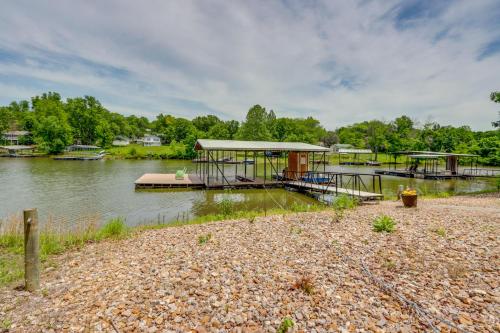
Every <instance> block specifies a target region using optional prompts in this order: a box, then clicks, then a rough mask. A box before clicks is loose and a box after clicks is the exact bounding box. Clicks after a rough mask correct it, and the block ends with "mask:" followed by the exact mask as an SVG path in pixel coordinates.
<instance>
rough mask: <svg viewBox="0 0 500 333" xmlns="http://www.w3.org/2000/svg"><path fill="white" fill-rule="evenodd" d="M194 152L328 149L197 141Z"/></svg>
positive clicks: (295, 144) (294, 144) (322, 149)
mask: <svg viewBox="0 0 500 333" xmlns="http://www.w3.org/2000/svg"><path fill="white" fill-rule="evenodd" d="M194 149H195V150H232V151H235V150H240V151H241V150H251V151H304V152H328V151H330V149H329V148H326V147H321V146H316V145H311V144H309V143H303V142H271V141H238V140H211V139H198V140H197V141H196V144H195V146H194Z"/></svg>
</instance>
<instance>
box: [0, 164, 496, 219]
mask: <svg viewBox="0 0 500 333" xmlns="http://www.w3.org/2000/svg"><path fill="white" fill-rule="evenodd" d="M184 167H185V168H187V169H188V172H189V171H193V169H194V164H193V163H191V162H190V161H134V160H116V161H112V160H108V161H54V160H52V159H48V158H36V159H9V158H1V159H0V219H4V218H6V217H7V216H11V215H14V214H20V213H21V211H22V210H23V209H25V208H30V207H37V208H38V210H39V214H40V216H41V218H42V220H47V219H48V218H51V219H56V220H61V219H62V220H66V221H68V222H69V223H71V222H72V221H75V220H78V219H87V218H94V219H97V220H99V221H103V220H107V219H109V218H113V217H117V216H122V217H125V218H126V221H127V223H128V224H129V225H136V224H140V223H151V222H154V221H158V219H159V220H160V221H161V222H169V221H173V220H177V219H183V218H184V219H187V218H192V217H196V216H200V215H206V214H210V213H217V211H218V208H217V203H218V202H220V200H222V199H223V198H224V196H226V195H228V196H230V197H231V199H233V200H234V201H235V202H236V209H237V210H244V209H245V210H247V209H248V210H253V209H256V210H265V209H271V208H276V207H278V206H283V207H290V206H291V205H293V204H294V203H300V204H304V203H306V204H307V203H315V201H314V200H313V199H311V198H309V197H307V196H304V195H301V194H298V193H294V192H289V191H285V190H282V189H273V190H267V191H265V190H240V191H231V193H229V194H228V193H227V192H226V193H225V192H223V191H200V190H193V191H189V190H187V191H186V190H182V191H135V190H134V181H135V180H136V179H137V178H139V177H140V176H141V175H142V174H144V173H169V172H170V173H173V172H175V170H178V169H182V168H184ZM240 167H241V166H240ZM231 168H234V166H226V171H228V172H230V170H231ZM327 169H328V170H335V171H348V172H352V171H359V172H366V173H370V172H372V170H373V169H372V168H368V167H357V168H356V167H338V166H334V167H328V168H327ZM399 184H403V185H410V186H413V187H416V188H417V189H419V191H421V192H424V193H434V192H443V191H446V192H474V191H481V190H487V189H494V188H495V186H496V183H495V181H494V180H492V179H476V180H474V181H465V180H444V181H431V180H415V179H405V178H397V177H385V176H384V177H383V187H384V189H383V190H384V194H386V195H394V193H395V192H396V191H397V187H398V185H399Z"/></svg>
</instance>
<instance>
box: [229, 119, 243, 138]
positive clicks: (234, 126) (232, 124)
mask: <svg viewBox="0 0 500 333" xmlns="http://www.w3.org/2000/svg"><path fill="white" fill-rule="evenodd" d="M226 128H227V130H228V132H229V139H231V140H232V139H234V137H235V135H236V133H238V129H239V128H240V123H239V122H238V121H236V120H228V121H226Z"/></svg>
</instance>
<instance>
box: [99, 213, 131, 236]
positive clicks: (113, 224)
mask: <svg viewBox="0 0 500 333" xmlns="http://www.w3.org/2000/svg"><path fill="white" fill-rule="evenodd" d="M127 233H128V228H127V226H126V225H125V221H124V220H123V219H122V218H121V217H118V218H115V219H111V220H109V221H108V222H106V224H105V225H103V226H102V228H101V229H100V230H99V237H100V238H123V237H125V236H126V235H127Z"/></svg>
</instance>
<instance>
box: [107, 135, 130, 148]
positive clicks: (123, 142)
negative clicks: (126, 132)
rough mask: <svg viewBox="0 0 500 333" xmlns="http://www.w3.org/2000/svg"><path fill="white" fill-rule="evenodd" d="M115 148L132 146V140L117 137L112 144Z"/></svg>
mask: <svg viewBox="0 0 500 333" xmlns="http://www.w3.org/2000/svg"><path fill="white" fill-rule="evenodd" d="M111 144H112V145H113V146H120V147H123V146H128V145H129V144H130V139H129V138H127V137H124V136H117V137H116V138H115V139H114V140H113V143H111Z"/></svg>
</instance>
